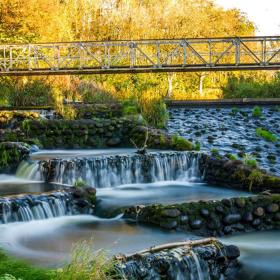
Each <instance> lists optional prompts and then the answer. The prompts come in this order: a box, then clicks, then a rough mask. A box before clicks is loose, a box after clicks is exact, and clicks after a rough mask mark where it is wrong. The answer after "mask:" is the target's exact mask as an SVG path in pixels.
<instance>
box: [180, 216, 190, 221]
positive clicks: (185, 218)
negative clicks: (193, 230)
mask: <svg viewBox="0 0 280 280" xmlns="http://www.w3.org/2000/svg"><path fill="white" fill-rule="evenodd" d="M180 221H181V222H182V223H186V222H188V221H189V217H188V216H187V215H183V216H181V217H180Z"/></svg>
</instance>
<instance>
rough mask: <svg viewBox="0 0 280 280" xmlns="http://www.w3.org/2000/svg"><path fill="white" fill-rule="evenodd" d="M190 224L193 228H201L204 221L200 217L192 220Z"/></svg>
mask: <svg viewBox="0 0 280 280" xmlns="http://www.w3.org/2000/svg"><path fill="white" fill-rule="evenodd" d="M190 226H191V228H192V229H200V228H201V227H202V221H201V220H199V219H195V220H192V221H190Z"/></svg>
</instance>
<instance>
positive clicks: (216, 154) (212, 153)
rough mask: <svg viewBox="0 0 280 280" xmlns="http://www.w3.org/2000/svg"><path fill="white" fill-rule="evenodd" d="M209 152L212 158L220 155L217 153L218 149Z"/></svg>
mask: <svg viewBox="0 0 280 280" xmlns="http://www.w3.org/2000/svg"><path fill="white" fill-rule="evenodd" d="M210 152H211V155H212V156H214V157H219V156H220V153H219V151H218V149H215V148H213V149H211V151H210Z"/></svg>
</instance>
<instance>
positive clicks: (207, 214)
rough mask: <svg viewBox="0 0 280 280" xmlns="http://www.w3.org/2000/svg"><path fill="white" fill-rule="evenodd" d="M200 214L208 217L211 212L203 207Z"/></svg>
mask: <svg viewBox="0 0 280 280" xmlns="http://www.w3.org/2000/svg"><path fill="white" fill-rule="evenodd" d="M200 214H201V216H203V217H208V216H209V214H210V212H209V210H208V209H205V208H202V209H201V210H200Z"/></svg>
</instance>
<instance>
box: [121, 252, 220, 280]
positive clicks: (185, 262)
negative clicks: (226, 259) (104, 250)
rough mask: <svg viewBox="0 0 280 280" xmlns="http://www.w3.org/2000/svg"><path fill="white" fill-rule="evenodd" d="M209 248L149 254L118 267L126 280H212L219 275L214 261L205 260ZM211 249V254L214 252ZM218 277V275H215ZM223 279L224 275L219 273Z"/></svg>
mask: <svg viewBox="0 0 280 280" xmlns="http://www.w3.org/2000/svg"><path fill="white" fill-rule="evenodd" d="M208 250H209V249H208V248H207V247H206V248H205V249H204V248H203V247H201V248H200V249H199V250H190V249H185V248H176V249H173V250H163V251H160V252H157V253H149V254H146V255H143V256H141V257H139V258H138V259H132V260H129V261H126V262H124V263H123V264H121V265H119V266H118V269H119V270H120V272H121V273H122V274H123V275H125V276H126V277H127V278H126V279H135V280H140V279H143V276H145V279H146V280H160V279H162V275H165V279H170V280H210V279H213V278H212V277H211V275H214V274H217V272H218V271H219V270H218V267H219V266H218V265H217V264H215V262H214V260H210V261H209V260H208V261H209V263H208V261H207V260H205V259H204V257H203V253H204V252H208ZM213 251H214V250H213V249H210V251H209V252H213ZM215 276H217V275H215ZM218 276H219V277H220V278H215V279H221V277H222V273H220V272H218Z"/></svg>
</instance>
